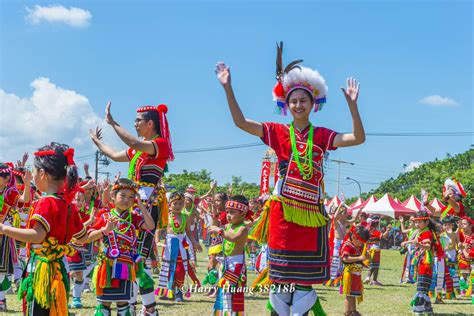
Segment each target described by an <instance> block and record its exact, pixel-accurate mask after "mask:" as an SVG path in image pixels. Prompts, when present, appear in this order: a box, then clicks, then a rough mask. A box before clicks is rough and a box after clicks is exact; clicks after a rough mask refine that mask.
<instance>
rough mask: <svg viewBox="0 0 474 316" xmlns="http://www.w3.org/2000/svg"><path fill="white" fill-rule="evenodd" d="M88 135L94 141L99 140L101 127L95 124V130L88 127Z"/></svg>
mask: <svg viewBox="0 0 474 316" xmlns="http://www.w3.org/2000/svg"><path fill="white" fill-rule="evenodd" d="M89 135H90V137H91V139H92V141H94V143H96V142H99V141H100V140H101V139H102V128H100V127H99V126H97V127H96V128H95V130H93V129H90V130H89Z"/></svg>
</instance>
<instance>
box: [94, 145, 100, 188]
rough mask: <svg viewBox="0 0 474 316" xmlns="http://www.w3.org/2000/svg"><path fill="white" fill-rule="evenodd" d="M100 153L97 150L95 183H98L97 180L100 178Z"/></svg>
mask: <svg viewBox="0 0 474 316" xmlns="http://www.w3.org/2000/svg"><path fill="white" fill-rule="evenodd" d="M99 154H100V151H98V150H96V151H95V183H97V180H98V179H99Z"/></svg>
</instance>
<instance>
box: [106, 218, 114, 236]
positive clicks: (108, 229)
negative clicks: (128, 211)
mask: <svg viewBox="0 0 474 316" xmlns="http://www.w3.org/2000/svg"><path fill="white" fill-rule="evenodd" d="M116 226H117V218H115V217H110V218H109V219H108V220H107V223H106V224H105V227H104V233H105V234H108V233H110V232H111V231H112V230H114V228H115V227H116Z"/></svg>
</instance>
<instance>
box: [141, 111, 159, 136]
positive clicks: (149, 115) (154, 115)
mask: <svg viewBox="0 0 474 316" xmlns="http://www.w3.org/2000/svg"><path fill="white" fill-rule="evenodd" d="M142 113H143V118H144V119H145V120H147V121H149V120H152V121H153V123H154V125H155V131H156V133H157V134H158V135H160V136H163V135H161V127H160V114H159V113H158V111H154V110H153V111H145V112H142Z"/></svg>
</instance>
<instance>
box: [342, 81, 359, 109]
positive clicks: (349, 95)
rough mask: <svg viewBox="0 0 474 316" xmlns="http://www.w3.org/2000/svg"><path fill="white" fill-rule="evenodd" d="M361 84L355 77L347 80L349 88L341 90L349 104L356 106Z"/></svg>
mask: <svg viewBox="0 0 474 316" xmlns="http://www.w3.org/2000/svg"><path fill="white" fill-rule="evenodd" d="M359 87H360V83H357V80H356V79H355V78H353V77H350V78H347V88H346V89H344V88H341V90H342V93H344V97H345V98H346V101H347V103H348V104H356V103H357V99H358V98H359Z"/></svg>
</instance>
